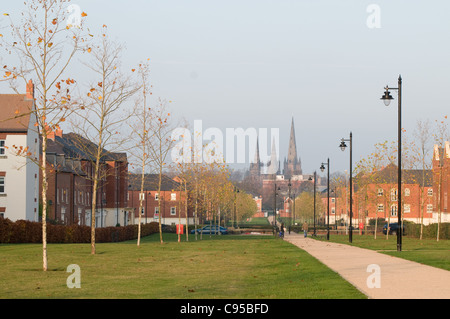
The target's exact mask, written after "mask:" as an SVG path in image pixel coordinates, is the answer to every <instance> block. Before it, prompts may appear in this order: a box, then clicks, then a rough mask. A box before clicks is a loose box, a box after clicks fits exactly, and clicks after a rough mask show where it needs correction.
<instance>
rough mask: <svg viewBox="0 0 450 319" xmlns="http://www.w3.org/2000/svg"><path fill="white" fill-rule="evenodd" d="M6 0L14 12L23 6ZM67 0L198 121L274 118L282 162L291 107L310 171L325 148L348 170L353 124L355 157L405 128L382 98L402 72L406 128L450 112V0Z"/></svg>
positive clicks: (336, 167)
mask: <svg viewBox="0 0 450 319" xmlns="http://www.w3.org/2000/svg"><path fill="white" fill-rule="evenodd" d="M2 2H5V3H2V10H4V12H9V13H10V14H11V13H14V14H19V12H21V10H22V8H23V2H21V1H8V2H6V1H4V0H3V1H2ZM71 3H72V4H76V5H78V6H79V7H80V8H81V10H82V11H84V12H86V13H87V14H88V16H87V17H86V18H87V20H86V21H87V25H88V26H89V28H90V29H91V30H92V31H93V32H99V31H100V29H101V27H102V25H103V24H106V25H107V26H108V31H109V34H110V35H112V36H113V37H115V38H116V39H117V40H118V41H120V42H122V43H123V44H124V46H125V48H126V50H125V52H124V55H123V56H124V63H125V65H129V66H133V65H136V64H137V63H139V62H141V61H146V60H147V59H148V58H149V59H150V60H149V63H150V68H151V82H152V85H153V96H157V97H161V98H164V99H167V100H170V101H172V102H171V108H172V110H173V113H174V114H175V115H176V116H179V117H180V118H184V119H186V120H187V121H188V123H190V124H191V125H193V123H194V120H201V121H202V125H203V128H204V129H205V128H210V127H214V128H219V129H220V130H222V131H223V132H225V130H226V128H239V127H241V128H244V129H247V128H256V129H259V128H268V129H270V128H278V129H279V132H280V140H279V147H280V150H279V151H280V155H281V161H283V159H284V157H286V156H287V150H288V142H289V133H290V124H291V119H292V118H293V119H294V122H295V131H296V142H297V151H298V155H299V156H300V158H301V160H302V168H303V173H304V174H311V173H312V172H313V171H314V170H319V167H320V165H321V163H322V162H326V160H327V158H330V172H335V171H341V172H343V171H344V170H347V169H348V168H349V152H348V151H346V152H342V151H341V150H340V149H339V147H338V146H339V144H340V140H341V138H348V137H349V133H350V131H351V132H352V133H353V160H354V163H356V162H357V161H358V160H359V159H361V158H363V157H365V156H367V155H368V154H370V153H371V152H372V151H373V146H374V144H376V143H378V142H383V141H385V140H389V141H392V140H396V139H397V122H398V120H397V103H396V101H394V102H393V103H392V104H391V105H390V106H389V107H386V106H385V105H384V104H383V103H382V102H381V101H380V97H381V95H382V94H383V92H384V87H385V86H386V85H388V86H391V87H396V86H397V79H398V76H399V75H400V74H401V76H402V78H403V96H402V126H403V127H404V128H405V130H406V134H412V131H413V130H414V128H415V126H416V122H417V120H418V119H427V118H428V119H430V120H432V121H434V120H436V119H442V118H443V116H445V115H447V113H448V109H449V108H448V107H449V105H450V104H449V102H450V101H449V99H450V97H449V95H448V94H447V92H448V88H449V85H450V72H449V71H450V39H449V36H448V35H449V34H450V20H449V19H448V15H449V13H450V2H449V1H445V0H442V1H438V0H436V1H414V0H404V1H403V0H395V1H393V0H389V1H377V0H371V1H364V0H308V1H306V0H297V1H294V0H292V1H288V0H276V1H275V0H274V1H269V0H240V1H236V0H227V1H218V0H208V1H207V0H164V1H156V0H150V1H149V0H139V1H138V0H130V1H126V2H124V1H118V0H108V1H106V0H89V1H88V0H78V1H77V0H75V1H72V2H71ZM371 5H372V6H371ZM373 5H375V7H376V8H377V9H379V11H376V10H375V11H374V10H373V9H371V8H373V7H374V6H373ZM377 12H379V15H377ZM391 93H392V95H393V97H394V98H395V99H397V93H396V92H395V91H392V92H391ZM268 146H269V147H270V145H268ZM267 155H269V154H267ZM319 172H320V171H319Z"/></svg>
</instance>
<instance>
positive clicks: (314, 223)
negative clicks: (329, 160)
mask: <svg viewBox="0 0 450 319" xmlns="http://www.w3.org/2000/svg"><path fill="white" fill-rule="evenodd" d="M309 180H311V177H310V178H309ZM313 205H314V208H313V211H314V215H313V225H314V228H313V229H314V231H313V236H316V171H314V199H313Z"/></svg>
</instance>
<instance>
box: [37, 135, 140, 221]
mask: <svg viewBox="0 0 450 319" xmlns="http://www.w3.org/2000/svg"><path fill="white" fill-rule="evenodd" d="M81 144H82V145H83V148H82V147H80V146H79V145H81ZM94 147H96V146H95V144H94V143H92V142H90V141H88V140H86V139H84V138H82V137H81V136H79V135H77V134H75V133H68V134H63V132H62V131H61V130H58V131H55V132H52V133H51V134H49V136H48V147H47V162H48V164H49V165H48V167H47V176H48V193H47V200H48V212H47V217H48V219H50V220H54V221H56V222H60V223H63V224H66V225H71V224H79V225H91V211H92V208H91V206H92V197H93V193H92V192H93V179H92V176H93V174H94V166H95V165H94V158H93V157H92V155H90V154H89V152H88V151H87V149H88V148H94ZM104 154H105V155H104V156H103V157H102V159H101V163H100V181H99V185H98V188H97V194H96V195H97V201H96V202H97V204H96V208H95V224H96V227H106V226H116V225H117V224H119V225H122V226H123V225H127V224H129V223H130V219H131V218H132V216H131V214H130V209H129V208H128V207H127V205H128V203H127V189H128V187H127V185H128V181H127V177H128V162H127V155H126V154H125V153H111V152H107V151H105V152H104ZM41 184H42V181H41Z"/></svg>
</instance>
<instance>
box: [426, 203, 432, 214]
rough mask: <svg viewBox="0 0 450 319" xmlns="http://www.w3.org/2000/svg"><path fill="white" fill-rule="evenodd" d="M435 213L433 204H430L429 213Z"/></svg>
mask: <svg viewBox="0 0 450 319" xmlns="http://www.w3.org/2000/svg"><path fill="white" fill-rule="evenodd" d="M432 212H433V204H428V205H427V213H432Z"/></svg>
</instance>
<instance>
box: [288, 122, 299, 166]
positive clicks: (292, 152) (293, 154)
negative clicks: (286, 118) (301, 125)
mask: <svg viewBox="0 0 450 319" xmlns="http://www.w3.org/2000/svg"><path fill="white" fill-rule="evenodd" d="M296 160H297V145H296V143H295V128H294V118H293V117H292V122H291V136H290V137H289V151H288V164H289V163H295V161H296Z"/></svg>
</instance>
